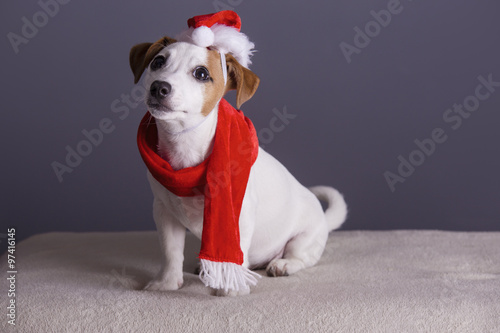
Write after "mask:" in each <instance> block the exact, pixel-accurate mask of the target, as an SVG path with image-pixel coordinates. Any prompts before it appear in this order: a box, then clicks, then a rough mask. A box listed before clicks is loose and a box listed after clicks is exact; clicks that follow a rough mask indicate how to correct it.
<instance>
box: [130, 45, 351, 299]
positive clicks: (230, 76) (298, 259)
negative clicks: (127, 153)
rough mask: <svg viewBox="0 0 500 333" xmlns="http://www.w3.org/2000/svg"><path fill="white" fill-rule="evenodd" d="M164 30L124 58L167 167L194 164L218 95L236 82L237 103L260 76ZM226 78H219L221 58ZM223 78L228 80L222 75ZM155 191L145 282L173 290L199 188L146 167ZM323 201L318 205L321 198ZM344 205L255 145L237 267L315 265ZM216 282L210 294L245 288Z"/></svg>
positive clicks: (275, 269) (273, 270)
mask: <svg viewBox="0 0 500 333" xmlns="http://www.w3.org/2000/svg"><path fill="white" fill-rule="evenodd" d="M223 57H225V59H224V60H225V61H221V56H220V53H219V52H218V51H217V50H213V49H209V48H207V47H200V46H197V45H194V44H192V43H188V42H183V41H178V40H176V39H173V38H170V37H163V38H161V39H160V40H159V41H157V42H155V43H142V44H138V45H135V46H134V47H133V48H132V49H131V51H130V66H131V69H132V72H133V73H134V76H135V81H136V83H137V82H138V81H139V79H140V78H141V76H142V77H143V84H144V86H145V88H146V91H147V96H146V98H145V100H146V105H147V107H148V111H149V113H150V116H151V117H153V118H154V120H155V122H156V127H157V132H158V142H157V145H158V154H159V155H160V156H161V157H162V158H163V159H165V160H166V161H168V162H169V163H170V165H171V166H172V168H173V169H174V170H181V169H185V168H190V167H194V166H196V165H199V164H200V163H202V162H203V161H204V160H206V159H207V158H209V157H210V154H211V152H212V148H213V142H214V136H215V134H216V127H217V119H218V115H217V110H218V105H219V103H220V101H221V99H222V97H223V96H224V95H225V94H226V92H228V91H230V90H236V104H237V108H238V109H239V108H240V107H241V105H242V104H243V103H245V102H246V101H248V100H249V99H250V98H252V96H253V95H254V94H255V92H256V90H257V87H258V85H259V82H260V80H259V78H258V77H257V75H256V74H254V73H253V72H252V71H250V70H249V69H248V68H246V67H245V66H243V65H241V64H240V63H239V62H238V61H237V59H235V57H233V56H232V55H231V54H225V55H223ZM224 62H225V63H226V72H227V74H226V75H227V78H226V79H225V78H224V69H223V68H222V66H223V65H224V64H223V63H224ZM225 81H227V82H225ZM147 178H148V180H149V183H150V186H151V190H152V192H153V195H154V202H153V217H154V221H155V224H156V226H157V230H158V232H159V238H160V243H161V251H162V262H161V269H160V271H159V273H158V275H157V276H156V277H155V278H154V279H153V280H152V281H150V282H149V283H148V284H147V285H146V286H145V289H146V290H152V291H166V290H176V289H179V288H181V286H182V285H183V270H182V268H183V260H184V257H183V249H184V239H185V235H186V229H188V230H189V231H191V232H192V233H193V234H194V235H195V236H196V237H198V238H200V239H201V238H202V231H203V202H204V200H205V198H204V195H203V194H200V195H197V196H192V197H181V196H177V195H175V194H174V193H172V192H171V191H169V190H168V189H166V188H165V187H164V186H163V185H162V184H160V182H158V181H157V180H156V179H155V178H154V177H153V176H152V175H151V173H150V172H149V171H148V172H147ZM319 200H322V201H326V202H327V203H328V207H327V208H326V210H325V211H323V208H322V206H321V204H320V201H319ZM346 215H347V205H346V203H345V201H344V198H343V196H342V195H341V194H340V193H339V192H338V191H337V190H335V189H334V188H331V187H327V186H317V187H312V188H309V189H308V188H306V187H304V186H303V185H301V184H300V183H299V182H298V181H297V180H296V179H295V178H294V177H293V176H292V175H291V174H290V173H289V172H288V170H287V169H286V168H285V167H284V166H283V165H282V164H281V163H280V162H278V161H277V160H276V159H275V158H274V157H272V156H271V155H270V154H269V153H267V152H266V151H265V150H263V149H262V148H258V155H257V158H256V160H255V162H254V164H253V165H252V167H251V169H250V173H249V177H248V183H247V187H246V190H245V192H244V198H243V202H242V205H241V212H240V216H239V233H240V244H241V251H242V252H243V264H242V266H243V267H246V268H248V269H261V268H265V269H266V272H267V275H269V276H273V277H276V276H287V275H290V274H294V273H296V272H297V271H299V270H301V269H304V268H307V267H311V266H313V265H315V264H316V263H317V262H318V260H319V259H320V257H321V255H322V252H323V250H324V248H325V245H326V241H327V238H328V235H329V232H330V231H332V230H334V229H337V228H339V227H340V226H341V224H342V223H343V222H344V221H345V219H346ZM249 292H250V289H249V288H246V289H243V290H231V289H227V288H226V289H225V290H223V289H219V290H215V291H214V293H215V294H216V295H232V296H234V295H242V294H248V293H249Z"/></svg>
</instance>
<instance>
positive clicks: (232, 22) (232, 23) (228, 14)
mask: <svg viewBox="0 0 500 333" xmlns="http://www.w3.org/2000/svg"><path fill="white" fill-rule="evenodd" d="M187 23H188V27H189V29H188V30H186V31H184V32H183V33H181V34H180V36H178V37H177V40H178V41H182V42H188V43H193V44H195V45H198V46H201V47H208V48H211V49H215V50H217V51H219V52H220V53H221V55H223V54H226V53H229V54H231V55H232V56H233V57H234V58H235V59H236V60H237V61H238V62H239V63H240V64H241V65H242V66H244V67H247V68H248V66H249V65H250V64H251V63H252V62H251V61H250V57H251V56H252V53H253V48H254V46H255V45H254V43H252V42H250V41H249V40H248V37H247V36H246V35H245V34H243V33H242V32H240V29H241V19H240V17H239V16H238V14H236V13H235V12H233V11H231V10H223V11H220V12H217V13H213V14H207V15H199V16H195V17H192V18H190V19H189V20H188V21H187ZM224 67H225V66H224Z"/></svg>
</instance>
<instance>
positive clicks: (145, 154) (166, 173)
mask: <svg viewBox="0 0 500 333" xmlns="http://www.w3.org/2000/svg"><path fill="white" fill-rule="evenodd" d="M213 112H214V111H213ZM137 144H138V146H139V152H140V153H141V156H142V159H143V160H144V163H145V164H146V166H147V167H148V169H149V171H150V172H151V174H152V175H153V177H154V178H155V179H156V180H157V181H158V182H159V183H160V184H162V185H163V186H165V187H166V188H167V189H168V190H169V191H170V192H172V193H174V194H175V195H177V196H181V197H189V196H195V195H200V194H204V195H205V206H204V212H203V232H202V238H201V250H200V255H199V258H200V259H201V262H202V272H201V273H200V278H201V279H202V280H203V281H204V282H205V284H206V285H209V286H210V287H213V288H217V289H225V290H228V289H234V290H240V289H241V288H245V287H246V286H248V284H255V283H256V280H255V273H253V272H251V271H249V270H247V269H246V268H243V267H241V266H240V265H241V264H242V263H243V252H242V251H241V248H240V233H239V223H238V221H239V216H240V211H241V205H242V203H243V197H244V195H245V190H246V187H247V183H248V177H249V175H250V168H251V167H252V165H253V163H254V162H255V160H256V159H257V154H258V150H259V144H258V140H257V133H256V132H255V128H254V126H253V124H252V122H251V121H250V119H248V118H247V117H245V115H244V114H243V112H241V111H240V110H236V109H235V108H233V107H232V106H231V105H230V104H229V103H228V102H227V101H226V100H225V99H221V100H220V102H219V110H218V120H217V129H216V132H215V138H214V145H213V150H212V153H211V154H210V156H209V157H208V158H207V159H206V160H204V161H203V162H201V163H200V164H198V165H197V166H194V167H189V168H184V169H181V170H177V171H175V170H174V169H173V168H172V167H171V166H170V164H169V163H168V162H167V161H166V160H164V159H162V158H161V157H160V156H159V155H158V150H157V145H158V132H157V128H156V123H155V120H154V118H152V117H151V116H150V115H149V113H146V115H145V116H144V118H143V119H142V121H141V124H140V126H139V131H138V134H137ZM217 263H223V264H229V265H222V266H220V265H217ZM231 263H232V264H236V265H238V267H235V265H231ZM241 274H242V275H241ZM242 278H243V281H246V282H245V283H242V282H241V281H242Z"/></svg>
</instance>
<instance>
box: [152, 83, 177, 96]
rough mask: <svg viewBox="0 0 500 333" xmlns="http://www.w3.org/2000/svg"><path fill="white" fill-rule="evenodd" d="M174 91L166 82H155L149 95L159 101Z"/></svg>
mask: <svg viewBox="0 0 500 333" xmlns="http://www.w3.org/2000/svg"><path fill="white" fill-rule="evenodd" d="M171 90H172V86H171V85H170V83H168V82H165V81H155V82H153V84H151V88H150V89H149V93H150V94H151V96H153V97H156V98H157V99H164V98H166V97H167V96H168V94H170V91H171Z"/></svg>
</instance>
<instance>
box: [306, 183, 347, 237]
mask: <svg viewBox="0 0 500 333" xmlns="http://www.w3.org/2000/svg"><path fill="white" fill-rule="evenodd" d="M309 190H310V191H311V192H312V193H313V194H314V195H315V196H316V197H317V198H318V199H319V200H321V201H325V202H327V203H328V207H327V208H326V211H325V217H326V222H327V223H328V230H329V231H332V230H335V229H338V228H340V226H341V225H342V223H344V221H345V219H346V217H347V204H346V203H345V200H344V196H343V195H342V194H340V192H339V191H337V190H336V189H334V188H333V187H328V186H314V187H310V188H309Z"/></svg>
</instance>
